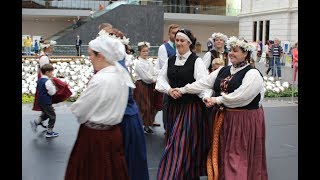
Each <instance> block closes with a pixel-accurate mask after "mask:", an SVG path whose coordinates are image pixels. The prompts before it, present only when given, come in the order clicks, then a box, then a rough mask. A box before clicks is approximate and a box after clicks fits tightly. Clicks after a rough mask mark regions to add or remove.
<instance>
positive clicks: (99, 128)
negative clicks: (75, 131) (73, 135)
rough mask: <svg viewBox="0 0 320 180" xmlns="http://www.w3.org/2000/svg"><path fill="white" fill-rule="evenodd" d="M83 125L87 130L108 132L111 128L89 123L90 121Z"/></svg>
mask: <svg viewBox="0 0 320 180" xmlns="http://www.w3.org/2000/svg"><path fill="white" fill-rule="evenodd" d="M84 125H85V126H87V127H89V128H92V129H96V130H109V129H111V128H112V127H113V126H111V125H106V124H98V123H94V122H91V121H87V122H85V123H84Z"/></svg>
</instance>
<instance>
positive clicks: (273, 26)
mask: <svg viewBox="0 0 320 180" xmlns="http://www.w3.org/2000/svg"><path fill="white" fill-rule="evenodd" d="M265 20H270V29H269V39H274V38H279V39H280V40H283V41H290V42H296V41H297V40H298V12H293V13H290V12H289V13H288V12H280V13H274V14H266V15H255V16H247V17H242V18H240V19H239V36H240V37H244V38H245V39H246V40H248V41H252V38H253V32H254V31H253V22H254V21H265ZM264 28H265V27H264ZM263 43H264V42H263Z"/></svg>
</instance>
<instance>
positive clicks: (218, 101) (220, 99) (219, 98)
mask: <svg viewBox="0 0 320 180" xmlns="http://www.w3.org/2000/svg"><path fill="white" fill-rule="evenodd" d="M222 100H223V97H222V96H219V97H217V98H216V101H217V104H222Z"/></svg>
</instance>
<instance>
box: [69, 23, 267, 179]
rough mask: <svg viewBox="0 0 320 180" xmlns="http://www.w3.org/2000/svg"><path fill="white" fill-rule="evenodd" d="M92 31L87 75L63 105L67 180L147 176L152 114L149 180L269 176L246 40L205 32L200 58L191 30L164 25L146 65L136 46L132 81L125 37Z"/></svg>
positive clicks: (259, 84) (259, 94)
mask: <svg viewBox="0 0 320 180" xmlns="http://www.w3.org/2000/svg"><path fill="white" fill-rule="evenodd" d="M99 30H101V31H100V32H99V36H98V37H96V38H95V39H94V40H92V41H90V43H89V47H88V54H89V59H90V61H91V62H92V64H93V67H94V71H95V74H94V75H93V77H92V78H91V79H90V81H89V82H88V84H87V89H86V90H85V91H84V92H83V93H82V94H81V95H80V97H79V98H78V100H77V101H76V102H75V103H73V104H72V106H71V111H72V113H73V114H74V115H75V116H76V117H77V119H78V121H79V123H80V124H81V126H80V129H79V132H78V137H77V139H76V142H75V145H74V147H73V149H72V152H71V155H70V158H69V161H68V165H67V170H66V174H65V179H66V180H89V179H96V180H100V179H101V180H102V179H112V180H114V179H116V180H117V179H119V180H125V179H130V180H136V179H137V180H138V179H139V180H146V179H149V174H148V166H147V154H146V144H145V136H144V132H145V133H149V134H152V133H153V131H152V127H153V126H159V124H156V123H155V122H154V119H155V114H156V113H157V112H158V111H159V110H162V112H163V123H164V128H165V132H166V133H165V141H166V144H165V147H163V148H164V150H163V153H162V156H161V157H160V162H159V167H158V172H157V179H158V180H175V179H179V180H180V179H181V180H185V179H190V180H193V179H200V176H208V179H209V180H218V179H219V180H224V179H225V180H238V179H246V180H267V179H268V175H267V166H266V152H265V122H264V111H263V107H262V106H261V102H262V100H263V97H264V88H263V78H262V75H261V73H260V72H259V71H258V70H257V69H255V68H254V67H253V66H252V65H251V64H250V57H251V52H252V46H251V45H250V44H249V43H248V42H246V41H245V40H240V39H238V38H236V37H229V38H227V36H225V35H224V34H222V33H213V35H212V37H213V40H214V46H213V49H212V50H211V51H209V52H207V53H206V54H205V55H204V57H203V59H202V58H200V57H198V56H197V55H196V53H195V43H196V37H195V34H194V33H193V32H192V31H191V30H188V29H185V28H181V27H180V26H179V25H176V24H172V25H170V26H169V31H168V37H169V41H168V42H166V43H164V44H163V45H161V46H160V47H159V53H158V59H157V61H156V63H155V64H153V62H152V61H151V60H149V59H148V50H149V47H150V44H149V43H148V42H145V41H143V42H140V43H139V44H138V57H137V59H136V60H135V63H134V64H135V67H134V68H135V73H136V74H137V78H136V79H135V80H136V81H135V82H134V83H133V82H132V78H131V77H130V75H129V73H128V70H127V67H126V65H125V64H127V65H128V64H130V63H126V62H125V61H126V60H125V56H126V53H128V52H130V49H129V46H128V44H126V41H125V39H126V38H125V36H124V35H123V33H122V32H121V31H119V30H117V29H115V28H113V27H112V25H110V24H107V23H104V24H102V25H101V26H100V27H99ZM111 34H112V35H111ZM114 35H115V36H114ZM114 37H116V38H114ZM225 45H227V46H228V48H229V52H226V49H225ZM157 93H158V94H157ZM160 93H162V94H160ZM159 94H160V95H159ZM159 97H162V100H161V98H159ZM159 99H160V100H159ZM156 101H157V102H156ZM159 101H160V102H161V103H159ZM159 104H161V106H160V107H159ZM142 124H143V126H144V127H143V126H142Z"/></svg>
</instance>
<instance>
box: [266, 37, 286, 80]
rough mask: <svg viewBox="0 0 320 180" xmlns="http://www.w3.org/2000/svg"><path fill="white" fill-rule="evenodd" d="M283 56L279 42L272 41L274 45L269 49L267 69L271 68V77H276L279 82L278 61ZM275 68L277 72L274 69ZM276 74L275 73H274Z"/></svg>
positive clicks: (276, 40) (279, 67)
mask: <svg viewBox="0 0 320 180" xmlns="http://www.w3.org/2000/svg"><path fill="white" fill-rule="evenodd" d="M282 56H283V49H282V47H281V46H280V40H279V39H278V38H275V39H274V44H273V45H271V46H270V47H269V57H270V61H269V67H270V68H271V76H273V77H276V74H277V76H278V79H279V80H281V79H282V77H281V62H280V59H281V58H282ZM275 66H276V67H277V71H276V68H275ZM276 72H277V73H276Z"/></svg>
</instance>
